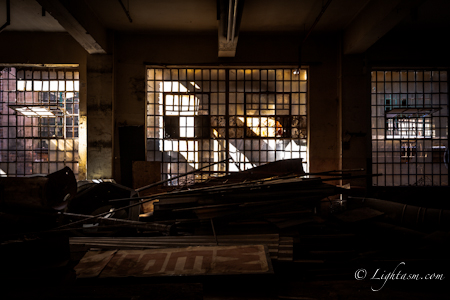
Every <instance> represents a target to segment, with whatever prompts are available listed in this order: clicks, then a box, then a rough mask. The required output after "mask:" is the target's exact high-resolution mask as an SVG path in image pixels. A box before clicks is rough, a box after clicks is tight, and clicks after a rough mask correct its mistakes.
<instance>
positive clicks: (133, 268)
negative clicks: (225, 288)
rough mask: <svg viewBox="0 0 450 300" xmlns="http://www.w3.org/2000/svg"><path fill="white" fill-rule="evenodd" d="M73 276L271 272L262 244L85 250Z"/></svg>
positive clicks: (104, 276) (103, 276)
mask: <svg viewBox="0 0 450 300" xmlns="http://www.w3.org/2000/svg"><path fill="white" fill-rule="evenodd" d="M75 271H76V274H77V278H92V277H100V278H111V277H150V276H179V275H219V274H220V275H225V274H230V275H231V274H271V273H273V268H272V264H271V261H270V258H269V256H268V249H267V247H265V246H263V245H244V246H213V247H187V248H171V249H147V250H113V251H89V252H87V253H86V254H85V256H84V257H83V258H82V259H81V260H80V262H79V264H78V265H77V266H76V267H75Z"/></svg>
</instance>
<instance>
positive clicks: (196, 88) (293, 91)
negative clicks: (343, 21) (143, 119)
mask: <svg viewBox="0 0 450 300" xmlns="http://www.w3.org/2000/svg"><path fill="white" fill-rule="evenodd" d="M294 70H295V69H289V68H176V67H172V68H160V67H148V69H147V99H148V103H147V104H148V106H147V159H148V160H149V161H159V162H161V163H162V174H163V177H164V178H163V179H167V178H169V177H175V176H178V175H179V174H181V173H184V171H189V170H190V169H197V168H198V167H202V166H205V165H210V164H211V163H213V162H217V161H221V160H223V159H225V158H227V157H230V156H231V158H232V160H230V162H229V163H221V164H218V165H214V166H211V167H210V168H209V169H207V170H206V171H205V172H203V173H202V174H200V175H195V176H194V175H193V176H191V177H190V178H187V179H185V180H178V181H174V182H172V184H190V183H193V182H198V181H203V180H205V179H207V177H208V176H220V175H224V174H228V173H230V172H236V171H239V170H245V169H248V168H251V167H253V166H257V165H260V164H263V163H267V162H270V161H274V160H276V159H285V158H297V157H302V158H304V162H305V170H306V169H307V165H306V164H307V162H306V157H307V144H306V138H307V136H306V132H307V128H306V117H307V116H306V105H307V101H306V99H307V70H302V73H301V74H300V75H292V73H293V71H294ZM175 95H178V96H177V97H178V98H177V99H178V103H177V104H178V107H175V106H176V105H175V104H174V103H173V102H168V103H169V105H167V103H166V99H168V98H167V97H168V96H171V97H172V98H171V99H172V100H174V99H175ZM183 95H184V97H188V96H189V97H193V98H194V99H195V100H194V102H192V101H189V102H188V103H187V109H186V107H185V106H184V105H182V104H183V103H182V101H184V100H183V99H182V97H183ZM205 95H207V96H205ZM252 95H256V96H255V102H254V103H251V105H253V106H254V107H255V110H253V109H251V110H252V111H251V112H249V111H248V109H249V108H247V104H248V103H247V102H248V101H249V99H247V98H248V97H252ZM268 95H274V99H275V100H274V103H273V104H270V102H269V100H268ZM277 97H280V98H279V100H278V98H277ZM185 99H188V98H185ZM189 99H190V98H189ZM180 101H181V102H180ZM277 101H280V103H278V102H277ZM206 102H207V103H206ZM193 103H194V106H195V105H197V104H196V103H202V106H203V107H202V109H204V110H206V112H204V113H199V111H198V110H197V109H194V110H193V112H194V113H193V114H192V113H187V112H190V111H192V110H191V109H190V108H191V105H192V104H193ZM270 105H273V114H271V115H269V114H267V113H265V114H264V113H261V111H264V110H265V111H268V110H269V108H271V107H269V106H270ZM183 109H184V110H185V111H183ZM255 112H257V113H256V114H255ZM278 114H280V115H278ZM272 120H273V122H272ZM262 121H265V122H266V124H265V132H269V131H271V132H274V130H276V126H275V125H271V122H272V123H273V124H276V122H279V121H281V123H283V124H282V126H283V130H284V131H285V132H287V133H288V134H285V135H280V136H276V135H274V136H269V135H267V136H262V135H261V134H256V135H250V136H249V134H247V131H249V130H250V129H251V128H252V125H251V124H255V128H257V126H258V125H257V124H259V126H260V129H261V128H262V129H264V126H262V124H261V123H262ZM189 122H190V123H189ZM192 122H193V123H192ZM281 123H280V124H281ZM177 124H178V127H179V128H174V126H176V125H177ZM192 124H194V125H192ZM249 125H250V126H249ZM192 126H193V127H194V128H192ZM198 128H200V129H198ZM197 130H199V131H200V132H202V135H201V136H199V135H198V134H197V132H196V131H197ZM177 131H178V134H177ZM192 132H194V136H192ZM205 132H206V134H205ZM260 132H261V130H260Z"/></svg>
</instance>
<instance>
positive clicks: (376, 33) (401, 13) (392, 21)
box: [343, 0, 425, 54]
mask: <svg viewBox="0 0 450 300" xmlns="http://www.w3.org/2000/svg"><path fill="white" fill-rule="evenodd" d="M423 2H425V0H377V1H369V3H368V4H367V5H366V6H365V7H364V9H363V10H362V11H361V12H360V13H359V15H357V16H356V18H355V19H354V20H353V21H352V23H351V24H350V25H349V26H348V28H347V29H346V30H345V33H344V45H343V48H344V49H343V50H344V54H358V53H363V52H365V51H366V50H367V49H369V48H370V47H371V46H372V45H373V44H375V43H376V42H377V41H378V40H379V39H380V38H382V37H383V36H384V35H385V34H386V33H388V32H389V31H390V30H391V29H393V28H394V27H395V26H396V25H397V24H399V23H400V22H401V21H402V20H403V19H404V18H405V17H406V16H408V14H409V13H410V12H411V10H413V9H414V8H416V7H418V6H420V4H422V3H423Z"/></svg>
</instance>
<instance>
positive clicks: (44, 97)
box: [0, 66, 79, 176]
mask: <svg viewBox="0 0 450 300" xmlns="http://www.w3.org/2000/svg"><path fill="white" fill-rule="evenodd" d="M0 75H1V76H0V97H1V98H0V107H1V111H0V153H1V155H0V169H1V171H0V173H1V174H2V176H26V175H32V174H48V173H52V172H54V171H56V170H58V169H61V168H63V167H64V166H69V167H70V168H71V169H72V170H73V171H74V173H75V174H77V173H78V153H77V152H78V151H77V149H78V119H79V118H78V112H79V95H78V86H79V84H78V81H79V73H78V70H77V69H76V68H25V67H14V66H11V67H5V68H3V69H2V70H1V71H0ZM69 95H70V96H71V97H69ZM52 98H53V99H54V100H52ZM58 99H60V101H58ZM52 102H55V103H54V104H57V105H59V106H60V107H61V108H62V114H61V115H60V116H55V117H51V118H47V117H42V116H37V117H27V116H24V115H22V114H21V113H19V112H18V111H16V110H14V108H18V107H19V108H20V107H21V106H22V107H25V106H27V105H34V106H40V107H42V108H44V107H46V106H47V107H48V105H51V104H52ZM22 157H23V158H22Z"/></svg>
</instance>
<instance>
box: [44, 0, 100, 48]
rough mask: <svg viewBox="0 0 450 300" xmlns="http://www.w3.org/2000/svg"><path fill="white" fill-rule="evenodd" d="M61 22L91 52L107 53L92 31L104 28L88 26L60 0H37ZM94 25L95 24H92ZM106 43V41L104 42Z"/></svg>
mask: <svg viewBox="0 0 450 300" xmlns="http://www.w3.org/2000/svg"><path fill="white" fill-rule="evenodd" d="M36 1H37V2H38V3H39V4H40V5H41V6H42V7H43V8H44V9H45V10H46V11H47V12H49V13H50V15H52V17H53V18H55V19H56V20H57V21H58V22H59V24H61V26H62V27H64V29H65V30H66V31H67V32H68V33H69V34H70V35H71V36H72V37H73V38H74V39H75V40H76V41H77V42H78V43H79V44H80V45H81V46H82V47H83V48H84V49H85V50H86V51H87V52H88V53H89V54H105V53H106V52H107V51H106V50H105V46H102V45H100V43H99V41H98V40H99V38H97V39H96V38H94V37H93V36H92V34H91V33H90V32H93V31H96V32H102V31H105V29H104V28H102V27H100V26H99V25H96V26H95V27H96V28H89V29H90V30H88V28H86V27H85V26H83V25H82V24H81V23H80V22H79V21H78V19H77V18H75V17H74V15H73V14H72V13H71V12H70V11H69V10H68V9H67V8H66V7H65V6H64V5H63V4H62V3H61V2H60V1H58V0H36ZM92 27H93V26H92ZM103 44H105V43H103Z"/></svg>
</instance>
